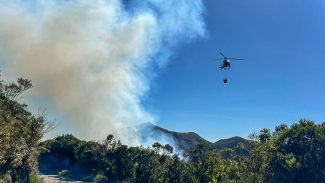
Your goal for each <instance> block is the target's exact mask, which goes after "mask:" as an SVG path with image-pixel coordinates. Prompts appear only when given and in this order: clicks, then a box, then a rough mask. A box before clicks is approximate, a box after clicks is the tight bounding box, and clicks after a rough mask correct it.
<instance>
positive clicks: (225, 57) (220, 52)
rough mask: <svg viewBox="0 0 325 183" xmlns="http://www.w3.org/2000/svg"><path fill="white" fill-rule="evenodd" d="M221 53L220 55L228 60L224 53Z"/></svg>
mask: <svg viewBox="0 0 325 183" xmlns="http://www.w3.org/2000/svg"><path fill="white" fill-rule="evenodd" d="M219 53H220V55H222V56H223V57H225V58H227V57H226V56H225V55H224V54H223V53H221V52H219Z"/></svg>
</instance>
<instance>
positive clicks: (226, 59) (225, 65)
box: [219, 52, 244, 71]
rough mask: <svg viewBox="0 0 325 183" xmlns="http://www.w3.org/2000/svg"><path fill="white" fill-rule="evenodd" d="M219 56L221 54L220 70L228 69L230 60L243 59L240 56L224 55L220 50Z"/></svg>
mask: <svg viewBox="0 0 325 183" xmlns="http://www.w3.org/2000/svg"><path fill="white" fill-rule="evenodd" d="M219 53H220V55H221V56H223V63H222V65H221V66H220V67H219V68H220V69H221V71H222V70H229V69H230V60H244V59H241V58H230V57H226V56H225V55H224V54H223V53H222V52H219Z"/></svg>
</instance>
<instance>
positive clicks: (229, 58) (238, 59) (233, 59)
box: [228, 58, 245, 60]
mask: <svg viewBox="0 0 325 183" xmlns="http://www.w3.org/2000/svg"><path fill="white" fill-rule="evenodd" d="M228 59H230V60H245V59H242V58H228Z"/></svg>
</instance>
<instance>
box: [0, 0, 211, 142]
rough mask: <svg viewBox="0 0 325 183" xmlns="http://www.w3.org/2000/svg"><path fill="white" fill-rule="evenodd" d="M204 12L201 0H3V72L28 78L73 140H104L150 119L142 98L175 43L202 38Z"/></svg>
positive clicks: (0, 30)
mask: <svg viewBox="0 0 325 183" xmlns="http://www.w3.org/2000/svg"><path fill="white" fill-rule="evenodd" d="M203 12H204V7H203V3H202V2H201V0H190V1H189V0H177V1H174V0H146V1H143V0H131V1H129V0H92V1H89V0H35V1H23V0H13V1H5V0H0V61H1V65H4V66H5V68H2V70H10V71H11V72H12V73H14V74H15V75H17V76H23V77H26V78H29V79H31V80H32V81H33V83H34V85H35V87H34V89H33V90H32V95H33V96H32V98H42V99H45V100H46V101H47V102H49V103H51V104H52V106H53V110H56V111H58V113H60V115H62V116H63V117H64V119H59V121H64V123H68V124H69V125H70V126H71V128H72V129H73V131H74V132H75V133H76V135H77V136H78V137H82V138H83V139H101V138H103V137H105V136H106V135H107V134H108V133H113V132H115V131H117V129H120V128H126V127H129V126H134V125H138V124H141V123H145V122H155V118H154V116H152V115H151V114H149V113H148V112H147V111H146V110H145V109H144V108H143V106H142V105H141V98H142V97H144V96H145V94H146V93H147V92H148V91H149V89H150V82H151V79H152V76H153V75H154V74H155V70H157V68H162V67H164V66H165V65H166V64H167V60H168V57H169V56H170V55H171V54H172V52H171V50H172V48H174V47H176V46H177V45H179V44H180V43H182V42H186V41H188V40H191V39H194V38H197V37H202V36H204V34H205V27H204V21H203V17H202V14H203ZM48 111H49V112H50V111H51V109H48ZM59 128H60V127H59ZM119 138H121V139H122V140H124V142H125V143H128V144H130V145H137V144H138V143H139V142H138V140H137V138H134V137H133V136H132V134H129V135H126V136H125V135H123V134H120V135H119Z"/></svg>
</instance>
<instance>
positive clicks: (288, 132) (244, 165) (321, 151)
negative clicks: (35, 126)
mask: <svg viewBox="0 0 325 183" xmlns="http://www.w3.org/2000/svg"><path fill="white" fill-rule="evenodd" d="M250 143H251V145H250V147H251V148H252V150H250V151H249V153H248V154H246V155H243V154H245V153H246V152H247V150H246V149H245V148H246V146H244V144H243V143H241V142H239V143H238V144H237V147H236V148H235V149H229V148H228V149H223V150H214V149H213V148H212V147H211V146H210V144H207V143H200V144H198V145H197V146H195V147H194V148H192V149H191V150H190V151H189V152H188V153H187V154H186V155H185V157H184V158H182V159H180V157H179V155H177V154H173V151H172V147H171V146H170V145H168V144H166V145H162V144H160V143H158V142H156V143H154V144H153V146H152V148H144V147H127V146H125V145H122V144H121V143H120V142H119V141H117V140H115V139H114V137H113V136H112V135H109V136H108V137H107V138H106V139H105V140H104V141H103V142H101V143H98V142H91V141H90V142H86V141H81V140H78V139H76V138H75V137H73V136H72V135H63V136H59V137H57V138H55V139H53V140H48V141H46V142H44V143H43V145H44V146H45V147H46V148H47V149H49V151H47V152H44V153H43V154H42V155H41V156H40V162H41V165H51V167H52V168H53V165H54V164H60V166H58V167H57V168H58V169H59V168H62V166H65V167H63V168H68V169H70V170H71V171H72V172H75V174H76V172H77V173H80V172H83V173H84V174H83V175H82V176H88V177H89V175H90V176H93V178H94V179H96V180H97V181H98V182H107V181H109V182H173V183H176V182H325V163H324V158H325V125H316V124H315V123H314V122H312V121H308V120H300V121H299V122H298V123H296V124H293V125H292V126H291V127H288V126H286V125H279V126H277V127H276V128H275V130H274V132H272V131H271V130H269V129H262V130H261V131H260V132H259V133H255V134H253V135H251V140H250ZM242 151H243V152H245V153H238V152H242ZM236 152H237V153H236ZM67 162H68V163H67ZM43 168H44V167H43ZM81 170H82V171H81ZM82 176H81V177H82Z"/></svg>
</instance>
